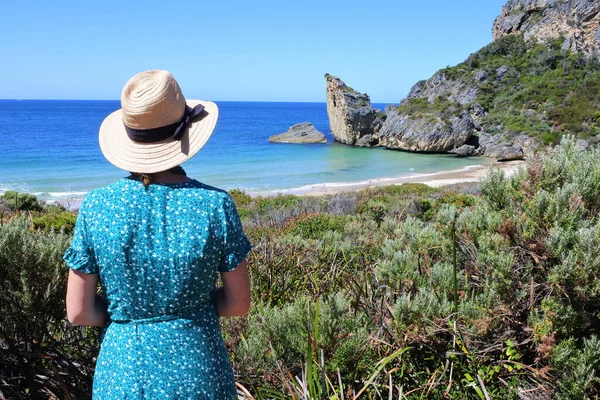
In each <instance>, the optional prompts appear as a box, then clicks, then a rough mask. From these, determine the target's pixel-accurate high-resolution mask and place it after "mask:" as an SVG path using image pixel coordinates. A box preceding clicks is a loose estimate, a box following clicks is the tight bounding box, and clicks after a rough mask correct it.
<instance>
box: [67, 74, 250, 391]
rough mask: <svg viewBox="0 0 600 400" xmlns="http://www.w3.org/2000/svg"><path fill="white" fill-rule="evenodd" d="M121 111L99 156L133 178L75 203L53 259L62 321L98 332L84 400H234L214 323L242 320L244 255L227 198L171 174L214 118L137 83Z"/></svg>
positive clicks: (161, 87) (150, 78) (201, 107)
mask: <svg viewBox="0 0 600 400" xmlns="http://www.w3.org/2000/svg"><path fill="white" fill-rule="evenodd" d="M121 107H122V108H121V109H120V110H118V111H116V112H114V113H112V114H111V115H109V116H108V117H107V118H106V119H105V120H104V122H103V123H102V126H101V127H100V134H99V140H100V147H101V149H102V152H103V154H104V156H105V157H106V158H107V159H108V161H110V162H111V163H112V164H114V165H115V166H117V167H119V168H122V169H124V170H127V171H131V174H132V175H131V176H129V177H128V178H123V179H120V180H119V181H117V182H115V183H113V184H111V185H108V186H105V187H102V188H99V189H96V190H93V191H91V192H90V193H89V194H88V195H87V196H86V197H85V199H84V201H83V202H82V204H81V208H80V211H79V215H78V217H77V224H76V227H75V233H74V236H73V242H72V244H71V246H70V247H69V249H68V250H67V252H66V253H65V256H64V259H65V261H66V263H67V266H68V267H69V268H70V269H71V270H70V271H69V281H68V287H67V316H68V319H69V321H71V322H72V323H74V324H80V325H91V326H105V329H104V332H103V338H102V343H101V349H100V354H99V356H98V361H97V363H96V371H95V374H94V387H93V397H94V399H143V398H146V399H219V400H220V399H235V398H237V396H236V388H235V381H234V377H233V371H232V369H231V365H230V363H229V358H228V355H227V352H226V349H225V346H224V343H223V338H222V334H221V330H220V325H219V318H218V317H219V316H222V317H224V316H235V315H243V314H246V313H247V312H248V307H249V303H250V287H249V286H250V285H249V280H248V268H247V262H246V260H245V258H246V256H247V254H248V252H249V251H250V249H251V245H250V243H249V242H248V239H247V238H246V236H245V235H244V233H243V231H242V227H241V223H240V219H239V216H238V214H237V211H236V208H235V205H234V203H233V201H232V199H231V197H229V195H228V194H227V193H226V192H225V191H222V190H219V189H216V188H213V187H210V186H207V185H204V184H202V183H200V182H198V181H196V180H194V179H190V178H188V177H187V176H186V175H185V172H183V169H182V168H181V167H180V166H179V165H180V164H181V163H183V162H184V161H186V160H188V159H189V158H190V157H192V156H193V155H194V154H195V153H196V152H197V151H198V150H200V148H201V147H202V146H203V145H204V143H206V141H207V140H208V138H209V136H210V135H211V133H212V131H213V129H214V127H215V124H216V122H217V117H218V110H217V106H216V105H215V104H214V103H211V102H207V101H199V100H187V101H186V100H185V99H184V97H183V94H182V93H181V89H180V88H179V85H178V84H177V81H175V78H173V76H172V75H171V74H170V73H168V72H167V71H146V72H142V73H140V74H137V75H135V76H134V77H133V78H131V79H130V80H129V82H127V84H126V85H125V87H124V89H123V92H122V95H121ZM217 273H220V276H221V278H222V282H223V285H222V287H219V288H216V281H217ZM98 282H100V284H101V286H102V289H103V292H104V293H105V295H106V299H103V298H101V297H99V296H98V295H96V290H97V284H98Z"/></svg>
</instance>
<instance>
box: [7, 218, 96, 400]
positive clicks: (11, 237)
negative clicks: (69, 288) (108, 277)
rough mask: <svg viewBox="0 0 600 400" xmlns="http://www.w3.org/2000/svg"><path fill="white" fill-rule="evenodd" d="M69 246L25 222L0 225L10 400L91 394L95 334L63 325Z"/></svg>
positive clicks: (64, 239) (63, 236) (64, 237)
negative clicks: (64, 256)
mask: <svg viewBox="0 0 600 400" xmlns="http://www.w3.org/2000/svg"><path fill="white" fill-rule="evenodd" d="M69 241H70V237H69V236H68V235H66V234H63V233H58V232H49V233H45V232H42V231H35V230H32V229H31V225H30V223H29V222H28V221H27V219H26V218H24V217H14V218H12V219H11V220H10V221H9V222H8V223H7V224H4V225H0V281H1V282H2V285H0V298H1V299H2V301H1V302H0V307H1V308H0V314H1V315H2V318H0V332H1V333H2V334H1V335H0V351H1V353H0V354H1V356H0V380H1V381H2V392H3V393H4V394H6V395H7V396H8V397H9V398H21V397H25V396H30V397H31V398H45V397H47V395H48V393H49V392H52V393H56V394H57V395H60V396H61V397H65V398H66V397H67V396H69V395H70V396H77V397H79V396H81V397H88V396H89V395H90V393H91V385H92V375H93V366H94V357H96V356H97V351H98V334H99V331H98V330H97V329H94V328H81V327H78V328H71V327H69V325H68V324H67V323H66V321H65V317H66V315H65V301H64V299H65V294H66V277H67V268H66V267H65V265H64V262H63V261H62V256H63V254H64V252H65V250H66V248H67V247H68V245H69ZM53 370H54V371H56V372H52V371H53ZM66 392H68V394H67V393H66Z"/></svg>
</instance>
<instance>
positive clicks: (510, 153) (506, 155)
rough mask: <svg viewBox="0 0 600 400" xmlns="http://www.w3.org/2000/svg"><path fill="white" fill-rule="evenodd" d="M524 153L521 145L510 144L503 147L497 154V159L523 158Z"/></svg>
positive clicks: (511, 159)
mask: <svg viewBox="0 0 600 400" xmlns="http://www.w3.org/2000/svg"><path fill="white" fill-rule="evenodd" d="M524 158H525V154H524V153H523V149H522V148H521V146H510V147H505V148H503V149H502V150H501V151H500V153H499V154H498V161H513V160H523V159H524Z"/></svg>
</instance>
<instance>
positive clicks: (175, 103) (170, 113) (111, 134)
mask: <svg viewBox="0 0 600 400" xmlns="http://www.w3.org/2000/svg"><path fill="white" fill-rule="evenodd" d="M218 116H219V110H218V108H217V105H216V104H215V103H212V102H210V101H203V100H186V99H185V98H184V97H183V94H182V93H181V89H180V88H179V84H178V83H177V81H176V80H175V78H174V77H173V75H171V73H169V72H168V71H160V70H152V71H144V72H140V73H139V74H137V75H135V76H134V77H133V78H131V79H130V80H129V81H128V82H127V83H126V84H125V87H124V88H123V92H122V93H121V109H120V110H117V111H115V112H113V113H112V114H110V115H109V116H108V117H106V119H104V122H102V126H100V133H99V140H100V149H101V150H102V153H103V154H104V157H106V159H107V160H108V161H110V162H111V163H112V164H113V165H115V166H117V167H119V168H122V169H124V170H127V171H130V172H139V173H153V172H159V171H165V170H168V169H169V168H172V167H175V166H177V165H179V164H181V163H183V162H184V161H186V160H188V159H189V158H190V157H192V156H193V155H194V154H196V153H197V152H198V150H200V149H201V148H202V146H204V144H205V143H206V141H207V140H208V138H209V137H210V135H211V134H212V132H213V130H214V129H215V125H216V123H217V118H218Z"/></svg>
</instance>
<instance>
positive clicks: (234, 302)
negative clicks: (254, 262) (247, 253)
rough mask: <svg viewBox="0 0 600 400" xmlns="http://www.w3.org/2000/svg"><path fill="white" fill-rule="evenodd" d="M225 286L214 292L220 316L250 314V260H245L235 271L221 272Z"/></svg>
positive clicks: (214, 300) (214, 299)
mask: <svg viewBox="0 0 600 400" xmlns="http://www.w3.org/2000/svg"><path fill="white" fill-rule="evenodd" d="M221 279H222V280H223V286H222V287H219V288H217V290H215V291H214V293H213V302H214V303H215V308H216V309H217V314H219V316H220V317H235V316H240V315H246V314H248V309H249V308H250V278H249V277H248V261H246V260H243V261H242V262H241V263H240V264H239V265H238V266H237V267H236V268H235V269H234V270H233V271H230V272H221Z"/></svg>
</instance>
